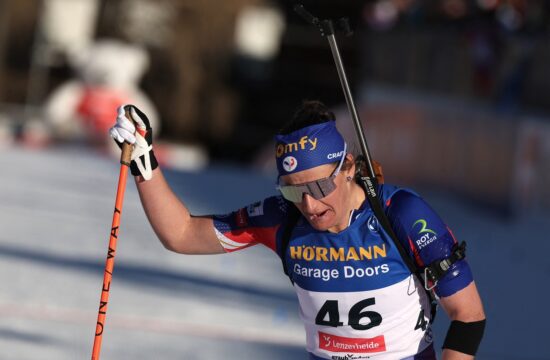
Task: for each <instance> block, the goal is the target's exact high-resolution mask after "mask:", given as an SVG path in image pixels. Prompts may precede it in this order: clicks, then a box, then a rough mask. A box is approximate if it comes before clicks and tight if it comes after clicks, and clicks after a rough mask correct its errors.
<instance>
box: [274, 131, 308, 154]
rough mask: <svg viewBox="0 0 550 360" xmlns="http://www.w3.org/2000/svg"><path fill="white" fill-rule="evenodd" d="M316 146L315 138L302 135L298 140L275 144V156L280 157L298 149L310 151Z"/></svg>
mask: <svg viewBox="0 0 550 360" xmlns="http://www.w3.org/2000/svg"><path fill="white" fill-rule="evenodd" d="M316 148H317V138H313V139H310V138H309V137H307V135H306V136H302V137H301V138H300V140H298V142H293V143H288V144H277V149H276V156H277V158H280V157H281V156H283V155H284V154H288V153H291V152H295V151H298V150H308V151H312V150H315V149H316Z"/></svg>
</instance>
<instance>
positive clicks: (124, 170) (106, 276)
mask: <svg viewBox="0 0 550 360" xmlns="http://www.w3.org/2000/svg"><path fill="white" fill-rule="evenodd" d="M126 116H127V117H130V115H129V114H128V113H126ZM131 155H132V145H131V144H128V143H127V142H124V143H123V144H122V154H121V156H120V174H119V176H118V187H117V193H116V200H115V211H114V213H113V222H112V224H111V234H110V236H109V248H108V250H107V260H106V262H105V270H104V273H103V286H102V288H101V298H100V300H99V310H98V313H97V323H96V329H95V337H94V346H93V349H92V360H99V354H100V352H101V341H102V340H103V330H104V328H105V317H106V315H107V304H108V303H109V291H110V289H111V280H112V277H113V268H114V266H115V254H116V245H117V240H118V230H119V226H120V216H121V214H122V204H123V201H124V192H125V190H126V179H127V177H128V167H129V166H130V161H131V160H130V158H131Z"/></svg>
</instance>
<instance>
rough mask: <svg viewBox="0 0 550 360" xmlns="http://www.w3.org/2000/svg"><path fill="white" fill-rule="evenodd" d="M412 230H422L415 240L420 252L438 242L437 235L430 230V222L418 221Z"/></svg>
mask: <svg viewBox="0 0 550 360" xmlns="http://www.w3.org/2000/svg"><path fill="white" fill-rule="evenodd" d="M412 228H413V229H415V228H418V229H420V230H419V231H418V233H417V237H416V239H415V242H416V245H417V246H418V249H419V250H420V249H422V248H424V247H426V246H428V245H429V244H431V243H432V242H434V241H435V240H437V233H436V232H435V231H433V230H432V229H429V228H428V222H427V221H426V220H425V219H418V220H416V221H415V222H414V224H413V225H412Z"/></svg>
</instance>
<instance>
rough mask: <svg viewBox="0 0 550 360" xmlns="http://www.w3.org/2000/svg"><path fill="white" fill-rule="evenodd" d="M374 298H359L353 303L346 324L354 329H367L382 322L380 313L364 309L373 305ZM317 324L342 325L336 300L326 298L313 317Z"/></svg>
mask: <svg viewBox="0 0 550 360" xmlns="http://www.w3.org/2000/svg"><path fill="white" fill-rule="evenodd" d="M374 304H375V300H374V298H368V299H365V300H361V301H359V302H358V303H356V304H355V305H353V306H352V307H351V308H350V309H349V312H348V325H349V326H351V327H352V328H353V329H355V330H368V329H370V328H373V327H375V326H378V325H380V324H381V323H382V315H380V314H379V313H377V312H375V311H368V310H365V309H366V308H367V307H368V306H371V305H374ZM315 323H316V324H317V325H324V326H332V327H337V326H342V325H344V323H343V322H341V321H340V310H339V309H338V300H327V301H325V303H324V304H323V306H321V309H319V312H318V313H317V316H316V317H315Z"/></svg>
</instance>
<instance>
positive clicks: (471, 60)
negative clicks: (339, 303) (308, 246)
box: [0, 0, 550, 359]
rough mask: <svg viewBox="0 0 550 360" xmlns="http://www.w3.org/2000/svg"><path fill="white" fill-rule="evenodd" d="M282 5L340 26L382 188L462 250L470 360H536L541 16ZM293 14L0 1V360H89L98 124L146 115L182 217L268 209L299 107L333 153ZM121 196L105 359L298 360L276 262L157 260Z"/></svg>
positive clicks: (322, 78) (104, 149)
mask: <svg viewBox="0 0 550 360" xmlns="http://www.w3.org/2000/svg"><path fill="white" fill-rule="evenodd" d="M301 3H303V4H304V5H305V6H306V8H307V9H308V10H310V11H311V12H312V13H314V14H316V15H317V16H319V17H320V18H340V17H348V18H349V20H350V24H351V27H352V29H353V30H354V34H353V35H352V36H349V37H345V36H340V35H339V36H338V44H339V46H340V51H341V54H342V57H343V60H344V64H345V66H346V71H347V73H348V78H349V81H350V84H351V86H352V91H353V93H354V96H355V102H356V105H357V107H358V111H359V114H360V117H361V119H362V121H363V123H364V126H365V130H366V135H367V140H368V143H369V148H370V150H371V152H372V155H373V157H374V158H375V159H376V160H378V161H379V162H381V163H382V165H383V168H384V174H385V176H386V181H387V182H390V183H395V184H400V185H405V186H410V187H413V188H415V189H417V190H418V191H419V192H420V193H421V194H422V195H423V196H424V197H425V198H426V199H427V200H428V201H429V202H430V203H431V204H432V205H433V206H434V208H435V209H436V210H437V211H438V212H439V213H440V214H441V215H442V217H443V218H444V219H445V220H446V221H447V222H448V224H449V225H450V227H451V228H453V229H454V232H455V234H457V235H458V237H459V238H463V239H465V240H467V241H468V244H469V247H470V250H469V258H470V263H471V265H472V267H473V269H474V272H475V274H476V281H477V282H478V286H479V288H480V292H481V294H482V296H483V298H484V300H485V306H486V311H487V313H488V317H489V323H488V326H489V328H488V331H487V335H486V340H485V341H484V343H483V344H482V347H481V349H480V356H479V358H480V359H550V344H548V342H547V341H545V339H546V338H547V334H548V331H547V329H546V327H545V324H546V323H548V321H550V316H549V315H548V310H547V305H546V304H545V302H544V299H545V298H546V297H547V296H549V295H550V291H549V290H548V289H547V287H546V286H545V285H546V283H547V280H546V279H547V278H548V275H550V262H549V261H548V259H547V258H546V256H545V254H546V253H547V252H548V250H550V245H549V244H550V242H548V241H546V240H548V233H549V232H550V221H549V220H548V219H549V217H548V215H549V213H550V211H549V210H550V209H549V208H550V186H548V185H549V184H550V166H549V164H550V102H549V101H548V100H547V96H548V95H547V94H548V93H550V76H549V72H548V70H547V64H548V63H549V62H550V46H548V45H549V44H550V32H549V30H550V29H549V16H550V3H549V2H548V1H543V0H530V1H526V0H523V1H521V0H507V1H505V0H439V1H435V0H425V1H420V0H370V1H366V0H354V1H348V0H343V1H337V2H336V1H328V0H315V1H313V0H308V1H301ZM295 4H296V2H294V1H266V0H226V1H223V2H220V1H212V0H203V1H198V0H109V1H107V0H43V1H40V0H24V1H15V0H0V165H1V168H2V173H1V176H0V228H1V229H2V235H0V236H1V237H0V270H1V271H0V280H2V282H3V283H4V284H5V287H4V288H5V290H4V291H2V292H0V359H36V358H40V359H81V358H87V357H89V352H90V351H91V344H92V342H93V330H94V329H95V316H96V312H95V311H96V309H97V303H98V300H99V292H100V284H101V279H102V278H101V276H102V269H103V264H104V254H105V251H106V246H107V240H108V234H109V233H108V226H109V224H110V218H111V216H112V203H113V202H114V192H115V190H116V180H117V179H116V177H117V171H118V165H117V161H116V158H117V156H118V155H117V152H118V150H117V148H116V147H114V146H113V144H112V142H111V140H110V139H109V138H108V136H107V130H108V128H109V127H110V126H111V125H112V123H113V122H114V118H115V114H116V107H117V106H119V105H121V104H126V103H134V104H136V105H138V107H140V108H141V109H142V110H143V111H144V112H145V113H147V114H148V116H149V117H150V119H151V121H152V123H153V124H154V126H153V128H154V130H155V133H154V134H155V137H156V140H155V149H156V153H157V154H158V157H159V161H160V162H161V164H162V166H163V167H164V168H165V169H166V170H167V176H168V179H169V181H170V182H171V184H172V186H174V189H175V191H176V193H177V194H178V195H180V196H181V197H182V198H183V199H185V200H186V203H187V205H188V206H189V207H190V208H191V210H192V211H193V212H194V213H196V214H199V213H203V214H205V213H213V212H216V213H223V212H226V211H231V210H233V209H236V208H238V207H241V206H244V205H246V204H247V203H250V202H253V201H255V200H258V199H261V198H262V197H265V196H268V195H271V194H273V193H274V191H275V190H274V186H273V185H274V178H275V166H274V162H273V160H272V149H273V143H272V136H273V134H274V133H275V132H276V131H277V130H278V129H279V128H280V127H281V126H282V124H283V123H284V122H285V121H287V120H288V119H289V118H290V117H291V116H292V114H293V112H294V111H295V110H296V108H297V107H298V106H299V105H300V103H301V102H302V101H303V100H305V99H320V100H322V101H323V102H325V103H326V104H327V105H329V106H330V107H331V108H332V109H333V110H334V111H335V113H336V114H337V117H338V119H339V120H338V126H339V128H340V129H341V131H342V132H343V133H344V134H345V136H346V138H347V140H348V141H349V142H351V143H353V142H354V141H355V134H354V131H353V127H352V125H351V122H350V120H349V115H348V111H347V108H346V105H345V101H344V97H343V93H342V90H341V87H340V83H339V79H338V76H337V74H336V68H335V66H334V62H333V58H332V55H331V52H330V48H329V46H328V43H327V41H326V39H325V38H323V37H322V36H321V35H320V33H319V31H318V29H316V28H315V27H312V26H310V25H309V24H306V23H305V22H304V21H303V20H302V19H301V18H300V17H299V16H297V15H296V14H295V13H294V12H293V10H292V8H293V6H294V5H295ZM128 188H129V189H128V194H127V204H126V205H125V207H126V208H125V212H124V216H123V220H122V228H121V231H122V233H123V234H124V236H123V237H122V239H123V240H121V245H119V246H120V247H121V249H120V250H119V252H120V255H119V257H118V258H117V267H115V269H116V271H115V276H114V283H113V286H115V285H116V286H120V287H119V289H120V290H118V292H117V290H116V287H115V288H114V289H113V292H112V300H111V302H112V304H111V305H110V306H112V307H111V308H110V313H109V314H108V317H107V319H108V320H107V321H108V325H107V330H106V331H107V332H108V333H106V335H105V339H106V340H105V343H104V347H105V350H104V352H105V358H116V359H126V358H132V359H141V358H143V359H151V358H158V359H187V358H193V359H217V358H240V359H256V358H260V357H261V358H273V359H282V358H285V359H293V358H303V356H304V354H305V353H304V351H303V349H302V347H303V342H304V339H303V334H302V333H303V331H302V329H301V324H300V323H299V321H298V317H297V310H296V300H295V296H294V295H293V292H292V288H291V286H290V284H289V283H288V280H286V279H285V278H284V276H283V275H282V272H281V271H280V270H281V269H280V263H279V261H278V260H277V258H276V256H273V254H272V253H270V252H268V251H267V250H265V249H260V248H259V247H256V248H258V249H256V248H253V249H249V250H246V251H243V252H242V254H232V255H230V256H221V257H219V256H218V257H212V256H206V257H187V256H181V255H179V256H178V255H175V254H170V253H168V252H167V251H165V250H164V249H162V248H161V246H160V244H159V243H158V242H156V240H155V239H154V235H153V233H152V231H151V229H150V228H149V226H148V224H147V223H146V219H145V217H144V214H143V212H142V210H141V209H140V205H139V201H138V198H137V194H136V192H135V186H134V185H133V184H132V182H131V181H130V182H129V183H128ZM117 276H118V277H117ZM228 309H231V311H229V310H228ZM111 317H112V318H113V320H111ZM109 321H112V328H109V326H110V325H111V324H109ZM445 321H446V319H445V315H444V314H443V313H442V312H441V314H440V316H439V317H438V320H437V322H436V324H435V330H436V339H438V340H439V341H440V343H441V341H442V340H443V337H444V334H445V329H446V326H447V323H446V322H445ZM436 341H437V340H436ZM440 343H439V344H440ZM227 354H230V355H227Z"/></svg>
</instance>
